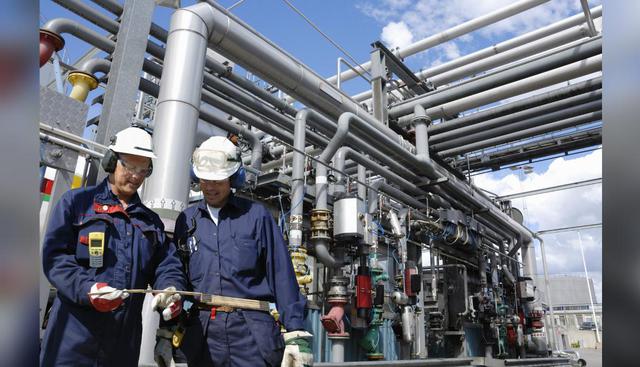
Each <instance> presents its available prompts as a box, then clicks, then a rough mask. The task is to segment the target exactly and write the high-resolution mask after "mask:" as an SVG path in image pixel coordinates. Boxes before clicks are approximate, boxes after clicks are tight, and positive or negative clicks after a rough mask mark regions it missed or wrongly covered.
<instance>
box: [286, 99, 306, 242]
mask: <svg viewBox="0 0 640 367" xmlns="http://www.w3.org/2000/svg"><path fill="white" fill-rule="evenodd" d="M308 111H309V110H308V109H306V108H305V109H302V110H300V111H299V112H298V113H297V114H296V120H295V126H294V129H293V147H294V148H295V150H294V151H293V163H292V165H293V173H292V176H291V205H292V207H291V216H290V217H289V218H290V220H289V221H290V224H291V226H290V230H289V245H290V246H291V247H292V248H298V247H300V246H301V245H302V200H304V161H305V159H304V158H305V156H304V154H302V153H301V152H304V148H305V133H306V125H307V116H308V115H309V112H308Z"/></svg>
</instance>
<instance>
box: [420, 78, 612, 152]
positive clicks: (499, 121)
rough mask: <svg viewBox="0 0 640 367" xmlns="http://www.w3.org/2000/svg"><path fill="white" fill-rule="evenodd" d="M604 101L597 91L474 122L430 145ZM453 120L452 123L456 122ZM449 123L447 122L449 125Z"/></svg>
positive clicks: (430, 140)
mask: <svg viewBox="0 0 640 367" xmlns="http://www.w3.org/2000/svg"><path fill="white" fill-rule="evenodd" d="M600 99H602V90H597V91H593V92H587V93H583V94H579V95H577V96H573V97H569V98H565V99H561V100H558V101H555V102H551V103H547V104H543V105H540V106H537V107H533V108H529V109H526V110H524V111H518V112H515V113H512V114H509V115H503V116H499V117H496V118H493V119H490V120H484V121H477V122H476V121H473V122H474V123H473V124H467V125H466V126H462V127H459V128H457V129H455V130H449V131H446V132H443V133H441V134H438V135H435V136H432V137H431V138H430V139H429V143H431V144H438V143H441V142H444V141H450V140H452V139H456V138H459V137H463V136H466V135H467V134H474V133H477V132H481V131H484V130H486V129H491V128H494V127H498V126H504V125H507V124H511V123H512V122H515V121H520V120H523V119H528V118H532V117H535V116H540V115H542V114H547V113H551V112H555V111H560V110H562V109H564V108H567V107H568V106H575V105H579V104H582V103H586V102H591V101H594V100H600ZM454 121H456V120H453V121H451V122H454ZM448 123H449V122H447V124H448Z"/></svg>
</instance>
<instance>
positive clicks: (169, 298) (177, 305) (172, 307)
mask: <svg viewBox="0 0 640 367" xmlns="http://www.w3.org/2000/svg"><path fill="white" fill-rule="evenodd" d="M164 290H165V291H176V287H173V286H172V287H167V288H165V289H164ZM181 298H182V297H181V296H180V294H179V293H171V292H167V293H164V292H163V293H158V294H156V295H155V296H154V297H153V301H151V307H152V309H154V310H158V311H161V312H162V318H163V319H164V321H169V320H171V319H172V318H174V317H176V316H178V315H180V312H182V301H181Z"/></svg>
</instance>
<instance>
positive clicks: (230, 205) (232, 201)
mask: <svg viewBox="0 0 640 367" xmlns="http://www.w3.org/2000/svg"><path fill="white" fill-rule="evenodd" d="M238 205H239V204H238V198H237V197H236V196H235V195H233V193H231V194H230V195H229V198H228V199H227V202H226V203H225V204H224V206H223V207H222V208H220V212H221V213H222V212H223V211H224V212H226V211H227V210H229V209H237V208H239V206H238ZM197 207H198V209H200V213H201V215H205V216H206V217H207V218H211V216H210V215H209V210H208V209H207V201H206V200H205V199H202V200H200V201H199V202H198V204H197Z"/></svg>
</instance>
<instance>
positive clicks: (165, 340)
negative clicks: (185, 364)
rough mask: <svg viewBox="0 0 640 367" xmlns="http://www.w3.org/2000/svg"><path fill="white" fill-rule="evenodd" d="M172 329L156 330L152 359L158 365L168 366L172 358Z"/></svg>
mask: <svg viewBox="0 0 640 367" xmlns="http://www.w3.org/2000/svg"><path fill="white" fill-rule="evenodd" d="M172 336H173V331H171V330H169V329H166V328H160V329H158V330H157V331H156V346H155V348H154V349H153V359H154V360H155V361H156V363H157V364H158V367H169V366H171V361H172V360H173V346H172V345H171V338H172Z"/></svg>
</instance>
